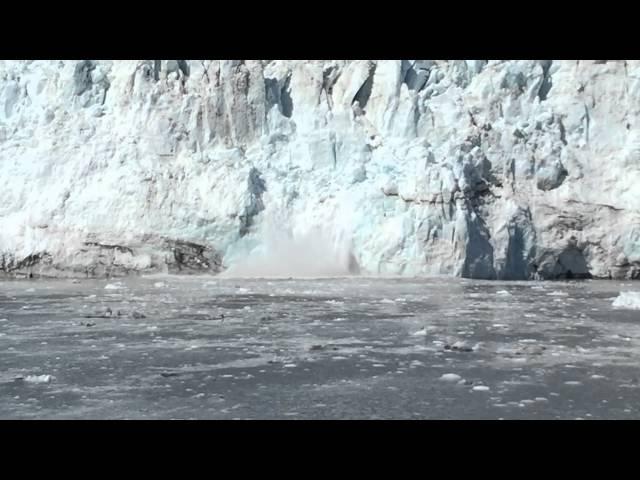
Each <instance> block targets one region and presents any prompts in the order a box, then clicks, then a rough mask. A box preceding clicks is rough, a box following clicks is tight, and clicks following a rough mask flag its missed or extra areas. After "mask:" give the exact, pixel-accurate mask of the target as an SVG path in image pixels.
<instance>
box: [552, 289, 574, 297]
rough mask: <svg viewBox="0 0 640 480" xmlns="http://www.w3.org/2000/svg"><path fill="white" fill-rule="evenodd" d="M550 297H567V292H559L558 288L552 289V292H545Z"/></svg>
mask: <svg viewBox="0 0 640 480" xmlns="http://www.w3.org/2000/svg"><path fill="white" fill-rule="evenodd" d="M547 295H548V296H550V297H568V296H569V294H568V293H567V292H561V291H560V290H554V291H553V292H549V293H547Z"/></svg>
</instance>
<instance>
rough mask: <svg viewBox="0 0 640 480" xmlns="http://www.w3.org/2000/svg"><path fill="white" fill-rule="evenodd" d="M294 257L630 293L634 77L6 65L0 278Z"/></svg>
mask: <svg viewBox="0 0 640 480" xmlns="http://www.w3.org/2000/svg"><path fill="white" fill-rule="evenodd" d="M274 232H278V233H277V234H274ZM278 238H282V239H285V240H283V241H282V242H279V241H278V240H277V239H278ZM283 242H284V243H283ZM305 245H308V246H309V248H305ZM291 252H294V253H295V257H296V258H295V262H292V263H295V264H296V265H295V266H294V267H292V269H291V272H293V274H295V273H298V272H302V273H303V274H305V275H309V274H313V273H314V271H315V270H319V271H327V272H330V273H331V274H335V273H339V270H340V268H342V270H343V271H344V273H347V272H356V271H361V272H364V273H372V274H375V273H381V274H403V275H421V274H449V275H457V276H464V277H473V278H484V279H527V278H581V277H590V276H593V277H611V278H640V62H638V61H584V60H581V61H551V60H545V61H485V60H476V61H461V60H456V61H437V60H398V61H389V60H384V61H383V60H354V61H342V60H331V61H329V60H327V61H319V60H313V61H279V60H263V61H255V60H254V61H252V60H142V61H94V60H84V61H2V62H0V269H1V270H2V272H4V273H5V274H7V275H29V274H33V275H56V276H61V275H87V276H110V275H124V274H128V273H134V272H179V273H185V272H213V273H217V272H221V271H223V270H226V269H228V268H229V269H230V272H232V271H233V267H234V266H241V267H242V268H241V269H240V270H242V271H245V272H252V271H254V272H259V274H261V275H262V274H269V269H270V268H272V269H273V270H275V271H277V273H278V274H283V275H287V273H291V272H288V271H287V268H286V263H287V261H288V260H287V256H288V254H289V253H291ZM270 254H272V255H271V257H269V255H270ZM305 257H306V258H305ZM253 258H256V262H259V265H258V264H256V265H254V268H252V263H253V260H252V259H253ZM322 258H326V262H324V261H322V260H321V259H322ZM283 264H285V265H283ZM304 264H306V267H301V265H304ZM316 266H317V268H316ZM340 266H341V267H340ZM230 267H231V268H230ZM238 268H239V267H238Z"/></svg>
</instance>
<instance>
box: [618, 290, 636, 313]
mask: <svg viewBox="0 0 640 480" xmlns="http://www.w3.org/2000/svg"><path fill="white" fill-rule="evenodd" d="M613 308H626V309H629V310H640V292H620V295H618V296H617V297H616V298H615V299H614V300H613Z"/></svg>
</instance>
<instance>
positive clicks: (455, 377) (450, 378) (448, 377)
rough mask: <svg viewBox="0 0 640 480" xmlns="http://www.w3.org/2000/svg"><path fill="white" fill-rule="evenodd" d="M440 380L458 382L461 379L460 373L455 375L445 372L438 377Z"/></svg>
mask: <svg viewBox="0 0 640 480" xmlns="http://www.w3.org/2000/svg"><path fill="white" fill-rule="evenodd" d="M440 380H442V381H444V382H458V381H460V380H462V377H461V376H460V375H456V374H455V373H445V374H444V375H442V376H441V377H440Z"/></svg>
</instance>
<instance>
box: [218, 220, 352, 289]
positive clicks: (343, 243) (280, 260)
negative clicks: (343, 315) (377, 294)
mask: <svg viewBox="0 0 640 480" xmlns="http://www.w3.org/2000/svg"><path fill="white" fill-rule="evenodd" d="M350 243H351V242H350V241H349V240H346V237H345V236H344V235H335V234H333V235H332V234H327V233H326V232H323V231H322V230H321V229H320V228H315V229H312V230H310V231H308V232H306V233H304V234H298V235H294V234H292V233H291V232H290V231H283V230H282V229H278V228H277V227H275V226H271V227H268V228H265V229H263V233H262V235H261V241H260V243H259V245H258V246H256V247H255V248H253V249H252V250H251V251H250V252H249V253H248V254H247V255H246V256H243V257H242V258H239V259H237V260H236V261H232V262H231V264H230V265H229V268H228V269H227V270H226V271H224V272H223V273H221V274H220V276H221V277H237V278H251V277H262V278H264V277H276V278H277V277H306V278H312V277H340V276H347V275H354V274H359V273H360V268H359V266H358V262H357V260H356V259H355V257H354V255H353V253H352V250H351V246H350Z"/></svg>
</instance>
